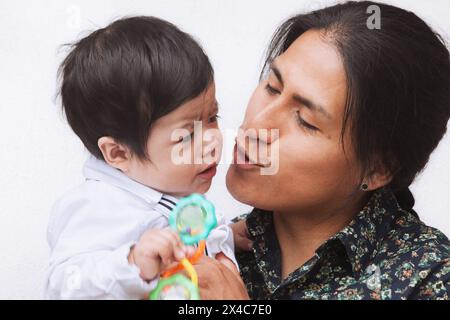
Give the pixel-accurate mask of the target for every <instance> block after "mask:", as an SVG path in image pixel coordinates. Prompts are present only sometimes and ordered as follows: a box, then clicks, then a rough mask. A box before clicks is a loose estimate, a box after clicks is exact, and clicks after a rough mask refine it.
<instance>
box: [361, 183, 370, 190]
mask: <svg viewBox="0 0 450 320" xmlns="http://www.w3.org/2000/svg"><path fill="white" fill-rule="evenodd" d="M368 188H369V186H368V185H367V183H362V184H361V187H360V189H361V191H367V189H368Z"/></svg>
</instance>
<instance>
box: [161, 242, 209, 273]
mask: <svg viewBox="0 0 450 320" xmlns="http://www.w3.org/2000/svg"><path fill="white" fill-rule="evenodd" d="M205 247H206V242H205V240H201V241H200V242H199V243H198V248H197V251H195V253H194V255H193V256H192V257H190V258H189V259H188V260H189V262H190V263H192V264H194V263H196V262H197V260H198V259H199V258H200V257H201V256H202V254H203V252H204V251H205ZM183 269H184V267H183V265H182V264H181V263H179V264H178V265H177V266H176V267H173V268H172V269H169V270H167V271H165V272H164V273H163V274H162V277H163V278H166V277H170V276H171V275H173V274H174V273H177V272H179V271H181V270H183Z"/></svg>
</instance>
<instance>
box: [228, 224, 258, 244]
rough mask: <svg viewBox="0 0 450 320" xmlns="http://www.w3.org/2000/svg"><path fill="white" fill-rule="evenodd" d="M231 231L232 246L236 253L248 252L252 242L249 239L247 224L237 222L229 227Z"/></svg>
mask: <svg viewBox="0 0 450 320" xmlns="http://www.w3.org/2000/svg"><path fill="white" fill-rule="evenodd" d="M230 227H231V230H233V238H234V246H235V248H236V251H249V250H251V249H252V246H253V242H252V241H251V240H250V239H249V234H248V230H247V224H246V223H245V220H241V221H238V222H236V223H233V224H231V225H230Z"/></svg>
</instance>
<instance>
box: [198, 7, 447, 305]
mask: <svg viewBox="0 0 450 320" xmlns="http://www.w3.org/2000/svg"><path fill="white" fill-rule="evenodd" d="M371 5H376V6H378V7H379V9H380V13H381V28H380V29H376V28H375V29H370V28H368V26H367V19H368V17H369V14H367V13H366V10H367V8H368V7H369V6H371ZM449 116H450V63H449V52H448V49H447V48H446V46H445V45H444V43H443V42H442V41H441V39H440V37H439V36H438V35H437V34H435V33H434V32H433V30H432V29H431V28H430V27H429V26H428V25H427V24H426V23H425V22H424V21H423V20H421V19H420V18H418V17H417V16H416V15H415V14H414V13H412V12H408V11H406V10H403V9H400V8H397V7H394V6H390V5H387V4H381V3H375V2H368V1H363V2H347V3H344V4H338V5H335V6H332V7H327V8H324V9H321V10H317V11H314V12H311V13H307V14H299V15H296V16H294V17H292V18H290V19H288V20H287V21H286V22H284V23H283V24H282V25H281V26H280V27H279V28H278V30H277V31H276V33H275V35H274V37H273V39H272V42H271V44H270V47H269V50H268V56H267V60H266V63H265V65H264V68H263V71H262V77H261V80H260V83H259V85H258V86H257V88H256V89H255V91H254V93H253V95H252V97H251V99H250V102H249V105H248V107H247V111H246V114H245V118H244V121H243V123H242V125H241V129H243V130H247V129H257V130H259V129H278V130H279V135H278V137H276V138H274V139H272V138H271V137H269V138H267V137H265V138H261V137H259V136H258V137H257V138H256V140H261V139H265V141H264V142H265V143H267V144H269V145H270V144H272V143H275V140H277V143H278V144H279V170H278V172H277V173H276V174H274V175H261V174H260V170H259V169H260V167H259V164H258V163H256V164H254V165H248V164H246V165H239V164H233V165H231V166H230V168H229V171H228V174H227V187H228V189H229V191H230V193H231V194H232V195H233V196H234V197H235V198H236V199H237V200H239V201H241V202H243V203H246V204H249V205H251V206H253V207H254V210H253V211H252V212H251V213H250V214H248V215H245V216H243V217H241V218H240V219H241V220H240V221H239V222H238V223H237V224H235V225H234V229H235V232H236V242H237V243H242V242H243V241H245V237H247V236H248V239H249V243H250V244H251V249H250V250H249V251H242V252H241V253H240V254H238V262H239V264H240V269H241V274H240V275H241V277H242V280H241V278H240V277H239V275H237V274H235V273H233V272H232V271H230V270H228V269H227V268H226V267H225V266H224V265H222V264H220V263H218V262H217V261H214V260H212V259H208V258H204V259H202V260H201V261H200V262H199V263H198V264H197V265H196V268H197V271H198V273H199V279H200V288H201V296H202V298H204V299H247V298H251V299H448V298H449V291H450V288H449V286H450V285H449V279H450V262H449V256H450V253H449V241H448V239H447V238H446V236H445V235H444V234H443V233H441V232H440V231H438V230H436V229H434V228H431V227H429V226H426V225H425V224H424V223H423V222H421V221H420V219H419V217H418V215H417V213H416V212H415V211H414V209H413V205H414V197H413V195H412V194H411V192H410V191H409V186H410V185H411V183H412V182H413V181H414V178H415V177H416V175H417V174H418V173H419V172H420V171H421V170H422V169H423V168H424V167H425V165H426V163H427V161H428V159H429V156H430V154H431V152H432V151H433V150H434V149H435V148H436V146H437V145H438V143H439V141H440V140H441V138H442V137H443V135H444V133H445V132H446V126H447V122H448V119H449ZM271 139H272V140H271ZM237 150H244V152H245V153H247V152H248V145H239V143H238V145H237ZM442 214H445V213H444V212H443V213H442ZM242 237H243V238H244V240H243V239H242Z"/></svg>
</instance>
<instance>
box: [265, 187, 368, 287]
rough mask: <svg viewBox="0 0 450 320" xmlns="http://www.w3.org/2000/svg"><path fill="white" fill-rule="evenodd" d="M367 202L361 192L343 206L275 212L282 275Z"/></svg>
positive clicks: (334, 232)
mask: <svg viewBox="0 0 450 320" xmlns="http://www.w3.org/2000/svg"><path fill="white" fill-rule="evenodd" d="M367 201H368V195H363V196H360V197H356V198H355V199H351V200H349V201H346V204H345V205H342V201H341V203H340V204H336V203H338V202H339V201H335V202H334V203H330V204H329V205H327V206H322V207H321V208H309V209H307V210H305V209H304V210H292V211H275V212H274V214H273V221H274V227H275V232H276V234H277V238H278V242H279V244H280V249H281V258H282V261H281V265H282V268H281V269H282V278H283V279H284V278H286V277H287V276H288V275H289V273H291V272H292V271H295V270H296V269H297V268H299V267H300V266H302V265H303V264H304V263H305V262H307V261H308V260H309V259H310V258H311V257H312V256H313V255H314V254H315V251H316V250H317V248H319V247H320V245H322V244H323V243H324V242H325V241H326V240H328V239H329V238H330V237H332V236H333V235H334V234H336V233H337V232H339V231H340V230H342V229H343V228H344V227H345V226H347V225H348V223H349V222H350V221H351V220H352V219H353V218H354V217H355V215H356V214H357V213H358V212H359V211H360V210H361V209H362V207H363V206H364V205H365V204H366V202H367Z"/></svg>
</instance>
